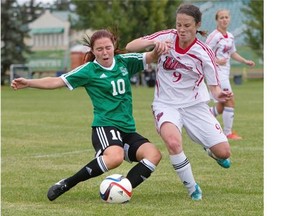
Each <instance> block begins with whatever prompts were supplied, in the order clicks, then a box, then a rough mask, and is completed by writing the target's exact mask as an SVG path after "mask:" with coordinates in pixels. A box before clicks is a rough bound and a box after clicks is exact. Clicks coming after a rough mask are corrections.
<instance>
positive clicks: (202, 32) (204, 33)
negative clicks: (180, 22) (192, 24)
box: [196, 30, 208, 37]
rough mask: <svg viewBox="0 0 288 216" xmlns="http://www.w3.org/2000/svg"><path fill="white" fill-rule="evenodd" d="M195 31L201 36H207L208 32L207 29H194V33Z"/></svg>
mask: <svg viewBox="0 0 288 216" xmlns="http://www.w3.org/2000/svg"><path fill="white" fill-rule="evenodd" d="M197 33H199V34H200V35H201V36H203V37H207V35H208V32H207V31H198V30H197V31H196V34H197Z"/></svg>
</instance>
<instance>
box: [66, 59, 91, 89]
mask: <svg viewBox="0 0 288 216" xmlns="http://www.w3.org/2000/svg"><path fill="white" fill-rule="evenodd" d="M89 63H90V62H88V63H86V64H83V65H81V66H79V67H77V68H75V69H74V70H72V71H70V72H68V73H65V74H62V75H61V79H62V80H63V81H64V82H65V84H66V85H67V87H68V88H69V89H70V90H73V89H75V88H77V87H79V86H84V85H86V84H87V83H89V80H90V76H89V71H90V70H89V68H90V64H89Z"/></svg>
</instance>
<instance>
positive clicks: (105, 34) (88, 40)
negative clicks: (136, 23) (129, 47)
mask: <svg viewBox="0 0 288 216" xmlns="http://www.w3.org/2000/svg"><path fill="white" fill-rule="evenodd" d="M117 35H118V34H117V29H114V33H112V31H109V30H107V29H100V30H98V31H96V32H94V33H93V34H92V36H91V37H89V36H88V35H86V37H84V38H83V45H84V46H88V47H90V51H88V52H86V53H85V56H84V62H89V61H94V59H95V56H94V54H93V53H92V49H93V46H94V43H95V41H96V40H98V39H100V38H109V39H110V40H111V42H112V44H113V46H114V55H117V54H121V53H125V51H122V50H120V49H119V48H118V46H119V45H118V36H117Z"/></svg>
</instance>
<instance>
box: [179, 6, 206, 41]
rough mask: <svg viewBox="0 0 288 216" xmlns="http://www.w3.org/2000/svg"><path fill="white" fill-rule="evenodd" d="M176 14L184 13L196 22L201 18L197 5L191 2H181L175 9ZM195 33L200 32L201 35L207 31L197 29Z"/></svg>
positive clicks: (204, 34)
mask: <svg viewBox="0 0 288 216" xmlns="http://www.w3.org/2000/svg"><path fill="white" fill-rule="evenodd" d="M177 14H186V15H188V16H191V17H193V18H194V19H195V22H196V24H198V23H200V22H201V18H202V13H201V11H200V9H199V8H198V7H196V6H195V5H192V4H181V5H180V6H179V7H178V8H177V10H176V15H177ZM196 33H199V34H201V35H202V36H204V37H205V36H207V31H198V30H197V32H196Z"/></svg>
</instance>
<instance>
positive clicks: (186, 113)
mask: <svg viewBox="0 0 288 216" xmlns="http://www.w3.org/2000/svg"><path fill="white" fill-rule="evenodd" d="M152 109H153V113H154V119H155V125H156V129H157V131H158V132H159V131H160V128H161V125H162V124H163V123H164V122H171V123H173V124H174V125H175V126H177V128H178V129H179V131H180V132H181V133H182V127H184V128H185V130H186V132H187V134H188V136H189V137H190V138H191V139H192V140H193V141H194V142H196V143H198V144H200V145H202V146H203V147H205V148H211V147H212V146H214V145H216V144H218V143H221V142H227V137H226V136H225V135H224V133H223V130H222V127H221V125H220V123H219V122H218V120H217V119H216V118H215V117H214V116H213V115H212V113H211V112H210V110H209V106H208V105H207V104H206V103H204V102H203V103H199V104H196V105H193V106H190V107H185V108H173V107H171V106H166V105H163V104H159V105H153V106H152Z"/></svg>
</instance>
